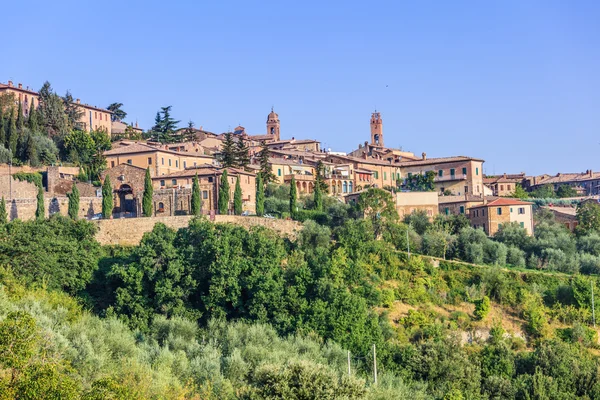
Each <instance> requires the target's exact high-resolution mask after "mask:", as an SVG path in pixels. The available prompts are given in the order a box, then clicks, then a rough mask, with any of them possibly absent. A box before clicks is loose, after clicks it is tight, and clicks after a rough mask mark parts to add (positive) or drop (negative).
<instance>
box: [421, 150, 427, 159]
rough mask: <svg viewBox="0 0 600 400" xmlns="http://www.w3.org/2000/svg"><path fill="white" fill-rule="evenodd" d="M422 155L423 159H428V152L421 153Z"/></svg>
mask: <svg viewBox="0 0 600 400" xmlns="http://www.w3.org/2000/svg"><path fill="white" fill-rule="evenodd" d="M421 156H422V157H423V160H427V153H425V152H423V154H421Z"/></svg>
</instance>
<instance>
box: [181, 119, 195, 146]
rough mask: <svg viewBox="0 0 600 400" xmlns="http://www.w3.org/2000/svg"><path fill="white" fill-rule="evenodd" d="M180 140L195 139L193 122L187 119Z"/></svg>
mask: <svg viewBox="0 0 600 400" xmlns="http://www.w3.org/2000/svg"><path fill="white" fill-rule="evenodd" d="M180 140H181V141H182V142H193V141H194V140H196V131H195V130H194V122H193V121H188V126H187V128H185V130H183V131H182V133H181V139H180Z"/></svg>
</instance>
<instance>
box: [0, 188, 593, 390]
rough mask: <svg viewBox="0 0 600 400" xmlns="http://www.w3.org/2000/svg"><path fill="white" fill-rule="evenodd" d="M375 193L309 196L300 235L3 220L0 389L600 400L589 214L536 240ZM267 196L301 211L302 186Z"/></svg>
mask: <svg viewBox="0 0 600 400" xmlns="http://www.w3.org/2000/svg"><path fill="white" fill-rule="evenodd" d="M364 193H365V195H364V197H363V199H362V200H361V201H359V203H360V205H357V206H356V207H351V206H347V205H341V204H339V203H338V202H336V201H335V200H333V199H331V198H329V197H327V196H324V198H323V210H327V211H324V212H319V211H316V210H312V209H311V208H313V204H312V203H311V202H314V199H311V198H310V197H306V198H302V199H298V204H299V205H301V206H302V207H303V209H301V210H300V211H299V212H298V215H297V216H295V218H297V219H300V218H305V220H306V222H305V223H304V228H303V229H302V230H301V231H300V232H298V234H297V237H296V239H295V240H294V241H290V240H288V239H284V238H282V237H281V236H280V235H279V234H277V233H276V232H274V231H271V230H269V229H266V228H262V227H255V228H252V229H250V230H247V229H245V228H243V227H240V226H234V225H231V224H213V223H211V222H209V221H208V220H205V219H202V218H199V219H194V220H192V221H191V223H190V225H189V226H188V227H186V228H182V229H179V230H178V231H175V230H173V229H170V228H168V227H166V226H165V225H162V224H156V225H155V227H154V229H153V230H152V231H151V232H148V233H146V234H145V235H144V238H143V239H142V242H141V243H140V245H139V246H135V247H133V248H118V247H114V248H112V247H111V248H104V249H102V248H101V247H100V246H99V245H98V244H97V243H96V242H95V241H94V239H93V235H94V232H95V229H94V226H93V225H92V224H90V223H88V222H85V221H73V220H70V219H66V218H62V217H53V218H51V219H50V220H45V221H31V222H25V223H24V222H20V221H13V222H10V223H7V224H2V225H0V266H4V269H0V272H1V273H0V281H1V282H2V284H3V285H4V287H5V288H4V289H2V291H0V355H1V357H0V387H1V388H2V390H0V392H2V393H8V394H9V398H11V397H22V398H27V396H30V397H36V396H38V397H39V394H40V393H49V394H51V395H52V396H54V397H58V398H89V399H97V398H98V399H99V398H134V399H135V398H152V397H155V398H203V399H204V398H208V399H210V398H215V399H216V398H219V399H223V398H224V399H229V398H231V399H235V398H238V399H264V398H269V399H310V398H332V399H349V398H352V399H355V398H356V399H361V398H364V399H394V398H397V399H406V398H410V399H413V398H414V399H482V400H483V399H519V400H520V399H536V398H537V399H571V398H587V399H594V398H600V375H599V372H598V371H599V370H600V363H599V361H598V359H597V358H596V356H595V355H594V354H595V353H594V351H595V349H596V348H598V335H597V331H596V330H595V329H593V328H592V324H593V315H594V313H595V314H597V312H596V311H600V309H597V308H598V307H597V306H596V305H594V307H595V308H594V309H593V306H592V291H594V292H595V293H599V290H598V289H600V287H599V286H598V282H597V280H596V278H595V277H594V276H585V275H581V274H580V273H579V272H586V273H590V274H592V273H593V274H595V273H596V270H595V269H594V265H596V264H594V263H595V262H596V261H597V257H600V235H599V233H598V232H597V230H595V229H594V227H593V226H590V227H589V229H586V231H581V232H578V233H577V235H576V234H573V233H571V232H569V231H568V230H566V229H565V228H564V227H563V226H562V225H561V224H559V223H557V222H555V221H554V220H553V219H552V217H551V215H550V214H548V213H544V212H542V213H540V214H539V215H538V217H537V228H536V234H535V236H533V237H531V236H528V235H527V234H526V232H525V231H524V230H523V229H522V228H520V226H518V225H515V224H506V225H505V226H503V228H502V229H501V230H500V231H499V233H498V234H497V235H496V236H495V237H494V238H488V237H487V236H486V235H485V234H484V233H483V231H481V230H475V229H472V228H470V227H469V224H468V221H465V218H464V216H452V217H446V216H443V217H442V216H440V217H438V218H436V219H435V220H434V221H429V219H428V218H427V216H426V215H422V214H419V213H415V214H413V215H410V216H408V217H407V218H406V219H405V221H404V222H402V223H401V222H398V221H397V215H394V214H393V213H391V214H389V215H388V213H387V212H388V211H390V212H391V208H390V209H389V207H388V206H387V201H388V200H389V198H387V197H385V196H384V195H383V194H381V193H380V192H378V191H377V190H369V191H366V192H364ZM267 194H269V198H273V199H275V200H277V201H281V202H283V210H284V212H289V211H290V208H289V207H290V202H289V200H290V195H291V191H290V188H289V187H279V188H277V187H273V186H270V185H269V186H267ZM590 207H591V206H590ZM336 210H337V211H336ZM375 210H378V211H375ZM594 210H595V209H593V208H592V211H594ZM336 213H337V215H338V216H337V217H336V216H335V215H334V214H336ZM320 214H324V215H320ZM377 215H379V217H377ZM365 216H366V218H365ZM374 216H375V217H374ZM317 220H322V221H321V222H322V223H318V222H316V221H317ZM406 250H410V256H409V255H408V254H407V253H406V252H405V251H406ZM419 252H420V253H424V254H432V255H435V256H437V257H439V258H436V259H433V258H429V257H427V256H421V255H418V254H415V253H419ZM443 258H446V260H443ZM452 259H461V260H465V261H468V262H469V263H466V262H460V261H451V260H452ZM484 264H487V266H485V265H484ZM506 267H509V268H506ZM514 267H520V268H514ZM526 267H529V269H527V268H526ZM540 269H542V271H540ZM561 271H562V272H569V274H561V273H556V272H561ZM11 275H15V276H16V279H18V280H19V281H20V282H22V284H25V285H28V286H29V287H33V288H35V287H39V285H40V284H41V285H43V286H44V287H46V288H48V289H50V290H55V292H45V291H44V290H39V289H27V290H26V289H24V288H23V287H22V286H21V283H16V282H15V278H12V276H11ZM62 290H65V291H68V292H69V293H71V294H72V295H75V296H77V298H78V299H79V302H81V303H83V304H85V307H86V308H87V309H90V310H93V312H94V313H95V314H97V315H99V316H101V317H102V318H99V317H96V316H92V315H89V314H87V313H85V312H83V311H82V309H81V306H79V305H78V304H77V303H76V302H75V301H73V300H72V299H70V298H68V297H66V296H65V295H64V294H60V291H62ZM597 303H598V302H596V304H597ZM599 315H600V314H599ZM373 346H375V348H376V350H377V365H378V371H379V376H378V378H379V379H378V384H377V385H375V384H374V381H373V373H374V370H373V362H374V360H373ZM7 349H11V350H10V351H8V350H7ZM347 351H349V352H350V353H349V354H348V353H347ZM348 355H349V356H350V357H349V358H350V364H351V365H350V367H351V376H348V373H347V371H348V369H347V368H348V365H347V360H348ZM111 396H112V397H111Z"/></svg>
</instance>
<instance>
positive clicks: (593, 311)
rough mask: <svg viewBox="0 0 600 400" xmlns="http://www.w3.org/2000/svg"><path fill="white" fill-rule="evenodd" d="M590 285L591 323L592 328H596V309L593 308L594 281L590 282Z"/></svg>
mask: <svg viewBox="0 0 600 400" xmlns="http://www.w3.org/2000/svg"><path fill="white" fill-rule="evenodd" d="M590 285H591V286H592V322H593V323H594V328H595V327H596V308H595V307H594V281H593V280H591V281H590Z"/></svg>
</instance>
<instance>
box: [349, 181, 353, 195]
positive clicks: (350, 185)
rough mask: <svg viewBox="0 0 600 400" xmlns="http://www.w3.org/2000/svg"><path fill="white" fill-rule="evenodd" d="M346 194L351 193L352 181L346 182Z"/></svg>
mask: <svg viewBox="0 0 600 400" xmlns="http://www.w3.org/2000/svg"><path fill="white" fill-rule="evenodd" d="M348 193H352V181H350V182H348Z"/></svg>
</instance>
